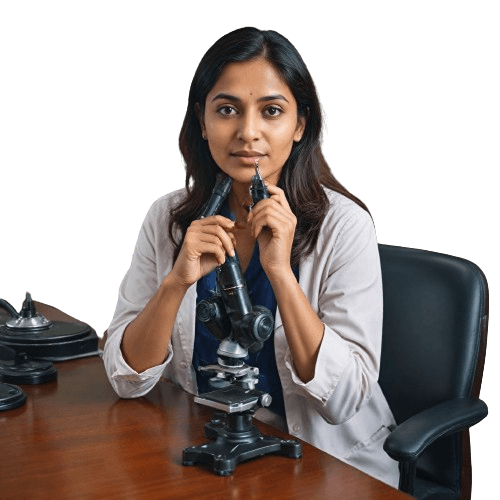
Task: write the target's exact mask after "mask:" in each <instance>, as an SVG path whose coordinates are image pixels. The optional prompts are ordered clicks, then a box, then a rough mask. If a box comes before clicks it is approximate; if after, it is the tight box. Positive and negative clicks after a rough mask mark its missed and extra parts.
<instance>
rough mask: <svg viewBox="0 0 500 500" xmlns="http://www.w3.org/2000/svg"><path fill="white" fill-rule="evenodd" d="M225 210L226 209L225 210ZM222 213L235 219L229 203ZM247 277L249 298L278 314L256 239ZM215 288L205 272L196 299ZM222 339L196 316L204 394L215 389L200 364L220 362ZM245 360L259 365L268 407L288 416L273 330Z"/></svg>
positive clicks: (211, 276)
mask: <svg viewBox="0 0 500 500" xmlns="http://www.w3.org/2000/svg"><path fill="white" fill-rule="evenodd" d="M224 212H225V213H224ZM221 214H222V215H224V216H226V217H228V216H229V218H231V219H232V220H234V217H233V216H232V214H230V213H228V210H227V206H225V205H224V206H223V210H221ZM293 271H294V274H295V277H296V278H297V280H298V266H296V267H295V268H294V270H293ZM244 278H245V280H246V282H247V288H248V293H249V295H250V301H251V302H252V305H253V306H256V305H261V306H264V307H267V308H268V309H269V310H270V311H271V313H272V315H273V317H274V318H276V305H277V303H276V297H275V295H274V291H273V288H272V286H271V283H270V282H269V280H268V278H267V275H266V273H265V272H264V269H263V268H262V265H261V264H260V254H259V245H258V244H257V243H256V244H255V248H254V251H253V254H252V258H251V259H250V263H249V264H248V268H247V270H246V271H245V273H244ZM214 290H215V271H213V272H212V273H210V274H207V275H206V276H203V278H201V279H200V280H199V281H198V283H197V287H196V291H197V298H196V303H197V304H198V302H200V301H201V300H203V299H205V298H207V297H211V296H212V291H214ZM219 343H220V342H219V341H218V340H217V339H216V338H215V337H213V336H212V334H211V333H210V332H209V330H208V329H207V328H206V327H205V325H204V324H203V323H201V322H200V321H198V320H196V329H195V339H194V352H193V366H194V368H195V371H196V380H197V383H198V394H203V393H205V392H209V391H211V390H213V389H212V388H210V386H209V384H208V380H209V378H210V377H212V376H213V375H211V374H208V373H206V372H203V371H199V370H198V367H199V366H205V365H211V364H217V349H218V347H219ZM245 363H247V364H248V365H249V366H254V367H257V368H258V369H259V383H258V384H257V386H256V389H258V390H259V391H264V392H267V393H268V394H270V395H271V397H272V403H271V406H270V407H269V408H270V409H271V410H272V411H274V412H276V413H278V414H280V415H282V416H285V405H284V403H283V389H282V387H281V382H280V378H279V374H278V369H277V367H276V355H275V352H274V331H273V333H272V335H271V337H270V338H269V339H268V340H267V341H266V342H264V347H263V348H262V349H261V350H260V351H258V352H256V353H249V354H248V356H247V357H246V358H245Z"/></svg>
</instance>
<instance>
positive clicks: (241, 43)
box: [169, 28, 368, 266]
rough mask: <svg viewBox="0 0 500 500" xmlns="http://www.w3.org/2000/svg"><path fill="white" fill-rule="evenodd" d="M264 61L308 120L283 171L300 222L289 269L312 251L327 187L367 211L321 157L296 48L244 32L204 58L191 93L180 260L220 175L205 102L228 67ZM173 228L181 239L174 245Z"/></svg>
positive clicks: (312, 98)
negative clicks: (206, 130) (207, 134)
mask: <svg viewBox="0 0 500 500" xmlns="http://www.w3.org/2000/svg"><path fill="white" fill-rule="evenodd" d="M259 57H262V58H264V59H266V60H267V61H268V62H270V63H271V64H272V65H273V66H274V68H275V69H276V70H277V71H278V72H279V74H280V75H281V77H282V78H283V81H284V82H285V83H286V84H287V85H288V87H289V89H290V90H291V92H292V94H293V96H294V98H295V100H296V102H297V109H298V114H299V116H303V117H305V119H306V126H305V130H304V133H303V135H302V138H301V140H300V141H299V142H295V143H294V144H293V146H292V151H291V153H290V156H289V158H288V160H287V161H286V163H285V165H284V166H283V169H282V171H281V175H280V179H279V182H278V186H279V187H280V188H281V189H283V190H284V192H285V194H286V196H287V199H288V203H289V204H290V208H291V209H292V211H293V213H294V214H295V216H296V217H297V226H296V230H295V236H294V241H293V247H292V255H291V264H292V265H293V266H294V265H296V264H298V262H299V260H300V259H301V258H303V257H305V256H306V255H308V254H309V253H311V252H312V250H313V248H314V246H315V244H316V241H317V239H318V235H319V231H320V228H321V224H322V222H323V219H324V217H325V214H326V212H327V210H328V206H329V202H328V199H327V196H326V194H325V192H324V190H323V186H325V187H327V188H330V189H332V190H334V191H337V192H338V193H341V194H343V195H344V196H347V197H348V198H350V199H351V200H353V201H354V202H356V203H357V204H358V205H360V206H361V207H363V208H364V209H365V210H366V211H368V209H367V208H366V206H365V205H364V203H363V202H362V201H360V200H359V199H358V198H356V197H355V196H353V195H352V194H351V193H349V191H347V190H346V189H345V188H344V187H343V186H342V185H341V184H340V183H339V182H338V181H337V180H336V179H335V177H334V176H333V174H332V172H331V171H330V168H329V167H328V164H327V163H326V161H325V159H324V157H323V153H322V152H321V129H322V117H321V107H320V104H319V99H318V96H317V93H316V88H315V85H314V82H313V80H312V78H311V75H310V74H309V71H308V69H307V67H306V65H305V63H304V61H303V60H302V58H301V56H300V54H299V53H298V52H297V49H296V48H295V47H294V46H293V45H292V44H291V43H290V42H289V41H288V40H287V39H286V38H285V37H284V36H282V35H280V34H279V33H277V32H275V31H261V30H258V29H257V28H240V29H238V30H235V31H232V32H231V33H228V34H227V35H224V36H223V37H222V38H220V39H219V40H218V41H217V42H215V44H214V45H212V47H210V49H209V50H208V52H207V53H206V54H205V55H204V56H203V58H202V60H201V62H200V64H199V65H198V68H197V69H196V73H195V75H194V78H193V81H192V83H191V88H190V90H189V99H188V106H187V111H186V116H185V117H184V122H183V124H182V129H181V133H180V136H179V147H180V150H181V153H182V156H183V157H184V161H185V164H186V189H187V197H186V198H185V199H184V200H183V201H182V202H180V203H179V204H178V205H177V206H175V207H174V208H173V209H172V210H171V218H170V223H169V235H170V238H171V239H172V241H173V243H174V246H175V255H174V258H177V256H178V254H179V251H180V247H181V245H182V241H183V239H184V236H185V234H186V231H187V228H188V227H189V225H190V224H191V222H192V221H193V220H195V219H197V218H198V217H199V216H200V214H201V211H202V208H203V206H204V204H205V203H206V202H207V201H208V199H209V197H210V194H211V192H212V189H213V187H214V185H215V178H216V175H217V173H218V172H219V171H220V169H219V167H218V166H217V164H216V163H215V161H214V160H213V158H212V155H211V154H210V150H209V148H208V144H207V142H206V141H205V140H203V138H202V131H201V126H200V122H199V120H198V115H197V112H196V108H197V107H199V108H198V110H199V116H204V111H205V100H206V97H207V95H208V93H209V92H210V90H211V89H212V88H213V86H214V85H215V83H216V82H217V80H218V79H219V77H220V76H221V74H222V72H223V71H224V68H225V67H226V66H227V65H228V64H229V63H234V62H245V61H250V60H252V59H256V58H259ZM174 228H180V230H181V234H182V239H181V240H179V241H176V239H175V237H174Z"/></svg>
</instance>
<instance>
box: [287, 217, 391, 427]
mask: <svg viewBox="0 0 500 500" xmlns="http://www.w3.org/2000/svg"><path fill="white" fill-rule="evenodd" d="M339 225H340V229H338V230H332V231H329V229H328V226H327V227H326V228H325V229H324V231H326V233H327V234H326V235H323V236H324V237H323V238H322V239H321V244H320V246H319V249H318V252H319V254H323V255H327V257H326V258H325V259H324V260H323V262H322V265H320V266H319V267H320V268H319V269H316V272H318V273H321V276H322V279H321V284H320V290H319V293H318V297H317V304H312V305H313V307H316V309H317V313H318V316H319V318H320V319H321V321H322V322H323V324H324V336H323V340H322V343H321V346H320V350H319V354H318V358H317V361H316V366H315V374H314V377H313V379H312V380H310V381H309V382H308V383H304V382H303V381H302V380H301V379H300V378H299V376H298V375H297V373H296V371H295V368H294V366H293V361H292V359H291V356H290V353H289V352H288V354H287V357H286V360H285V363H286V365H287V367H288V368H289V370H290V371H291V373H292V379H293V381H294V382H295V383H296V384H297V386H298V389H299V390H301V391H304V393H305V394H306V395H307V396H308V397H309V398H311V399H312V400H313V401H314V404H315V406H316V407H317V409H318V411H319V413H320V414H321V415H322V416H323V418H324V419H325V420H327V421H328V422H330V423H332V424H340V423H343V422H345V421H346V420H348V419H349V418H351V417H352V416H353V415H355V414H356V413H357V412H358V411H359V409H360V408H361V407H362V406H363V405H364V404H365V403H366V402H367V401H368V400H369V398H370V396H371V394H372V390H373V387H374V384H377V380H378V373H379V366H380V353H381V342H382V310H383V301H382V278H381V269H380V257H379V253H378V245H377V241H376V236H375V229H374V226H373V222H372V220H371V217H370V215H369V214H368V213H367V212H366V211H364V210H362V209H361V208H359V210H354V211H353V212H351V213H350V214H348V215H347V216H346V217H345V220H344V221H343V222H342V224H339ZM319 254H318V255H319ZM318 261H321V258H318Z"/></svg>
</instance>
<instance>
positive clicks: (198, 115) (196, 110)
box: [194, 102, 207, 137]
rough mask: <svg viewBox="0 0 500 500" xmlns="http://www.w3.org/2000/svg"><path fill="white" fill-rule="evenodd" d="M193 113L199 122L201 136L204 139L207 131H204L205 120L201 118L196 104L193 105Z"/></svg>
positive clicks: (198, 106) (198, 105)
mask: <svg viewBox="0 0 500 500" xmlns="http://www.w3.org/2000/svg"><path fill="white" fill-rule="evenodd" d="M194 112H195V113H196V117H197V118H198V121H199V122H200V128H201V134H202V135H203V136H204V137H206V135H207V131H206V129H205V120H204V117H203V116H202V113H201V109H200V104H199V103H198V102H197V103H196V104H195V105H194Z"/></svg>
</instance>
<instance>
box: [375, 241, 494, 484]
mask: <svg viewBox="0 0 500 500" xmlns="http://www.w3.org/2000/svg"><path fill="white" fill-rule="evenodd" d="M379 250H380V261H381V265H382V281H383V289H384V324H383V338H382V358H381V367H380V378H379V383H380V386H381V387H382V390H383V391H384V394H385V396H386V398H387V400H388V402H389V406H390V407H391V410H392V411H393V413H394V417H395V419H396V422H397V423H400V422H402V421H404V420H406V419H407V418H408V417H410V416H412V415H414V414H415V413H418V412H419V411H421V410H424V409H426V408H429V407H431V406H433V405H435V404H438V403H441V402H444V401H446V400H449V399H454V398H466V397H479V390H480V386H481V379H482V373H483V366H484V354H485V351H486V334H487V325H488V285H487V282H486V278H485V276H484V274H483V273H482V271H481V270H480V269H479V267H477V266H476V265H475V264H473V263H472V262H469V261H467V260H465V259H461V258H458V257H452V256H450V255H444V254H439V253H435V252H428V251H425V250H415V249H411V248H402V247H394V246H388V245H379ZM463 437H464V436H463V435H462V436H460V435H459V436H456V435H455V436H449V437H446V438H442V439H440V440H438V441H437V442H435V443H434V444H433V445H432V446H431V447H430V449H429V450H428V451H427V452H425V454H424V456H422V458H421V459H420V460H419V462H418V466H417V467H418V468H417V470H418V472H417V474H419V475H420V476H422V477H426V478H428V479H431V480H435V481H437V482H440V483H441V484H445V485H447V486H450V487H453V488H457V486H458V487H459V486H460V484H461V481H462V478H461V469H462V465H463V461H465V462H467V463H468V464H470V450H469V448H468V444H469V443H468V442H467V443H464V441H463ZM467 441H468V433H467Z"/></svg>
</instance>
